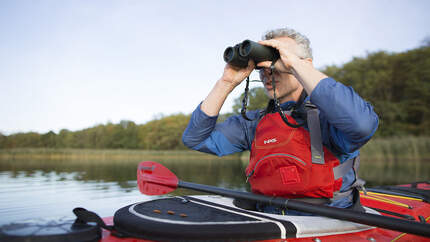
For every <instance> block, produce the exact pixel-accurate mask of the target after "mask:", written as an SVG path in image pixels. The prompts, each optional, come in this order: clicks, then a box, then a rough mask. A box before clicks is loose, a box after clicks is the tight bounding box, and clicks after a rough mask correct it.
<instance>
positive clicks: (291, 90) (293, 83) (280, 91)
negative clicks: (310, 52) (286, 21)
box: [259, 37, 303, 103]
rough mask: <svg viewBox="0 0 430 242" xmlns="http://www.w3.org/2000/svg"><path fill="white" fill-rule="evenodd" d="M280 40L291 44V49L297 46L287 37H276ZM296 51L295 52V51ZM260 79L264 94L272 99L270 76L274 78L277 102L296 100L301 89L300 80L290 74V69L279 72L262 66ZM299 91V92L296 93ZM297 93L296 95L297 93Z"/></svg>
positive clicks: (295, 48)
mask: <svg viewBox="0 0 430 242" xmlns="http://www.w3.org/2000/svg"><path fill="white" fill-rule="evenodd" d="M276 39H278V40H280V41H286V42H287V43H288V44H289V45H291V47H292V48H291V49H293V50H297V49H298V48H299V47H298V46H297V44H296V42H295V41H294V40H293V39H291V38H288V37H280V38H276ZM296 53H297V52H296ZM259 72H260V79H261V80H262V81H263V83H264V88H265V91H266V95H267V96H268V97H269V98H270V99H273V97H274V95H273V83H272V76H273V77H274V79H275V85H276V97H277V98H278V100H279V102H281V103H283V102H286V101H296V100H295V98H297V97H298V96H299V95H300V93H301V91H302V90H303V88H302V85H301V84H300V82H299V81H298V80H297V79H296V77H295V76H294V75H293V74H292V72H291V71H288V72H280V71H277V70H276V69H275V70H274V71H273V73H271V70H270V68H263V69H261V70H260V71H259ZM298 92H300V93H298ZM297 93H298V95H297Z"/></svg>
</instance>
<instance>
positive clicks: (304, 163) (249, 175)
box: [246, 153, 306, 182]
mask: <svg viewBox="0 0 430 242" xmlns="http://www.w3.org/2000/svg"><path fill="white" fill-rule="evenodd" d="M271 156H286V157H289V158H293V159H294V160H296V161H298V162H299V163H301V164H303V165H304V166H306V162H304V161H302V160H301V159H299V158H298V157H296V156H294V155H289V154H282V153H279V154H270V155H266V156H264V157H262V158H261V159H259V160H258V161H257V163H255V166H254V168H253V169H252V170H251V172H250V173H249V174H248V175H247V176H246V182H248V180H249V178H250V177H251V176H252V175H253V174H254V172H255V169H257V166H258V164H259V163H260V161H262V160H264V159H266V158H268V157H271Z"/></svg>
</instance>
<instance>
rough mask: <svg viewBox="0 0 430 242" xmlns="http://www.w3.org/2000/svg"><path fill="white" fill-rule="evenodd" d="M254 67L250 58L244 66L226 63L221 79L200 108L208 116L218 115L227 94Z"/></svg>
mask: <svg viewBox="0 0 430 242" xmlns="http://www.w3.org/2000/svg"><path fill="white" fill-rule="evenodd" d="M254 68H255V64H254V62H253V61H252V60H250V61H249V62H248V66H247V67H246V68H237V67H234V66H232V65H229V64H227V65H226V66H225V68H224V73H223V74H222V77H221V79H219V80H218V81H217V82H216V84H215V86H214V87H213V88H212V90H211V91H210V92H209V95H208V96H207V97H206V99H205V100H203V102H202V105H201V106H200V108H201V110H202V111H203V112H204V113H206V114H207V115H209V116H216V115H218V114H219V111H220V110H221V107H222V105H223V104H224V101H225V99H226V98H227V96H228V94H230V92H231V91H233V89H234V88H235V87H236V86H237V85H239V84H240V83H241V82H242V81H243V80H245V78H246V77H248V76H249V74H251V72H252V70H254Z"/></svg>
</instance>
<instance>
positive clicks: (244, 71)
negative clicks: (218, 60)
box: [220, 60, 255, 90]
mask: <svg viewBox="0 0 430 242" xmlns="http://www.w3.org/2000/svg"><path fill="white" fill-rule="evenodd" d="M254 68H255V64H254V61H252V60H249V62H248V66H247V67H245V68H238V67H235V66H232V65H230V64H227V65H225V67H224V73H223V75H222V77H221V79H220V81H222V82H225V83H226V84H227V85H230V87H231V90H233V89H234V88H235V87H236V86H238V85H239V84H240V83H242V81H243V80H245V78H247V77H248V76H249V75H250V74H251V72H252V71H253V70H254Z"/></svg>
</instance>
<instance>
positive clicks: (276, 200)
mask: <svg viewBox="0 0 430 242" xmlns="http://www.w3.org/2000/svg"><path fill="white" fill-rule="evenodd" d="M137 184H138V186H139V191H140V192H141V193H143V194H146V195H163V194H166V193H170V192H172V191H174V190H176V188H186V189H191V190H195V191H201V192H206V193H211V194H217V195H221V196H225V197H230V198H238V199H245V200H251V201H257V202H260V203H265V204H272V205H276V206H279V207H283V208H287V209H292V210H297V211H301V212H306V213H311V214H316V215H320V216H325V217H329V218H335V219H339V220H346V221H350V222H355V223H360V224H366V225H370V226H375V227H380V228H385V229H390V230H396V231H400V232H404V233H411V234H416V235H421V236H426V237H430V225H429V224H426V223H419V222H415V221H407V220H402V219H397V218H392V217H386V216H382V215H376V214H370V213H363V212H357V211H353V210H348V209H343V208H336V207H329V206H325V205H314V204H310V203H306V202H301V201H297V200H293V199H287V198H282V197H268V196H264V195H260V194H254V193H249V192H243V191H235V190H230V189H225V188H220V187H214V186H208V185H202V184H197V183H191V182H185V181H181V180H179V179H178V178H177V177H176V175H175V174H173V173H172V172H171V171H170V170H169V169H167V168H166V167H164V166H163V165H161V164H159V163H157V162H154V161H143V162H141V163H140V164H139V166H138V169H137Z"/></svg>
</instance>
